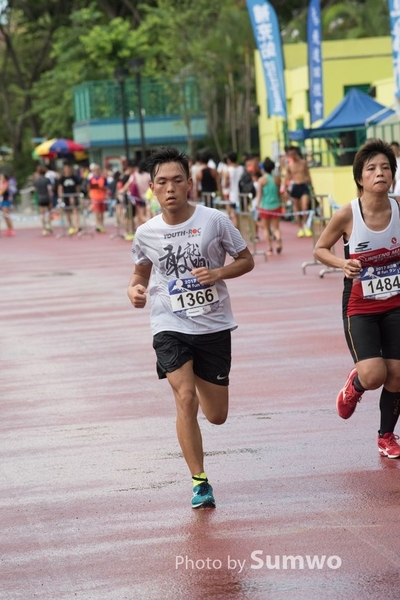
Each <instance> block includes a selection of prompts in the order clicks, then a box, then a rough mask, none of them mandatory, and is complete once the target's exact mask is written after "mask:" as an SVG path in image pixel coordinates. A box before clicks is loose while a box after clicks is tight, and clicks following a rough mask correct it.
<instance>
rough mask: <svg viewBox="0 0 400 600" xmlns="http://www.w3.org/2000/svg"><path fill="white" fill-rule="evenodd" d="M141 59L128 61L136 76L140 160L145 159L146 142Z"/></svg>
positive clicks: (142, 61)
mask: <svg viewBox="0 0 400 600" xmlns="http://www.w3.org/2000/svg"><path fill="white" fill-rule="evenodd" d="M144 62H145V61H144V59H143V58H133V59H132V60H130V61H129V65H130V67H131V68H132V71H133V72H134V74H135V76H136V86H137V94H138V105H139V125H140V140H141V147H142V160H144V159H145V158H146V140H145V137H144V122H143V105H142V80H141V69H142V67H143V65H144Z"/></svg>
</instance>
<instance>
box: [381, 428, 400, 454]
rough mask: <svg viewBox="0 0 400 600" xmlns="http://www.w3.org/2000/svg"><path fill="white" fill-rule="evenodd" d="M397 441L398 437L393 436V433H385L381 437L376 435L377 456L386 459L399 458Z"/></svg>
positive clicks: (399, 449)
mask: <svg viewBox="0 0 400 600" xmlns="http://www.w3.org/2000/svg"><path fill="white" fill-rule="evenodd" d="M398 439H399V436H398V435H394V433H385V435H383V436H382V437H380V436H379V435H378V450H379V454H380V455H381V456H387V457H388V458H399V457H400V446H399V444H398V443H397V440H398Z"/></svg>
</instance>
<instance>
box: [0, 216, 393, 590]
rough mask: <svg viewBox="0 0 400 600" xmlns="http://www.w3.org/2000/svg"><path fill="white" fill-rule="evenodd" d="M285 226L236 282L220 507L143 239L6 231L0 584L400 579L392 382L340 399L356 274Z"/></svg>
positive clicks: (372, 585) (305, 585)
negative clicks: (199, 456)
mask: <svg viewBox="0 0 400 600" xmlns="http://www.w3.org/2000/svg"><path fill="white" fill-rule="evenodd" d="M283 231H284V250H283V253H282V255H281V256H277V255H274V256H272V257H271V258H270V259H269V260H268V262H265V261H264V260H263V258H262V257H261V256H257V257H256V268H255V269H254V271H253V272H252V273H250V274H248V275H246V276H244V277H243V278H241V279H238V280H233V281H230V282H228V285H229V288H230V291H231V295H232V300H233V306H234V311H235V316H236V320H237V322H238V324H239V328H238V329H237V331H235V332H234V334H233V353H234V361H233V370H232V377H231V381H232V383H231V407H230V417H229V419H228V421H227V423H226V424H225V425H223V426H221V427H218V426H212V425H210V424H208V423H207V422H206V421H205V420H204V419H203V418H202V419H201V427H202V430H203V435H204V445H205V450H206V453H207V458H206V467H207V472H208V475H209V477H210V480H211V483H212V484H213V487H214V490H215V494H216V499H217V509H216V510H215V511H197V512H195V511H193V510H191V508H190V497H191V484H190V478H189V476H188V472H187V469H186V465H185V464H184V461H183V459H182V457H181V456H180V452H179V448H178V444H177V441H176V436H175V424H174V406H173V401H172V395H171V393H170V391H169V388H168V384H167V383H166V382H159V381H158V380H157V377H156V375H155V366H154V363H155V360H154V355H153V350H152V348H151V336H150V330H149V314H148V309H145V310H143V311H135V310H134V309H133V308H132V307H131V306H130V304H129V302H128V299H127V296H126V286H127V283H128V279H129V277H130V274H131V272H132V268H133V265H132V262H131V259H130V248H129V244H127V243H126V242H124V241H122V240H114V241H111V240H110V239H109V237H108V236H98V237H96V238H90V237H84V238H82V239H53V238H42V237H41V236H40V231H39V230H33V229H20V230H18V231H17V236H16V237H15V238H5V237H3V236H1V237H0V252H1V257H2V261H1V264H0V274H1V294H0V303H1V311H0V336H1V372H0V393H1V398H0V410H1V436H0V449H1V463H0V464H1V471H0V472H1V497H0V502H1V504H0V507H1V513H0V514H1V525H0V527H1V536H0V545H1V562H0V598H1V600H19V599H21V600H30V599H32V598H39V599H40V600H64V599H66V600H71V599H74V598H77V599H79V600H103V599H104V600H123V599H125V598H126V599H130V600H137V599H139V600H142V599H143V600H149V599H150V600H152V599H154V600H161V599H162V600H172V599H174V600H175V599H178V600H180V599H182V600H186V599H190V600H203V599H206V598H211V599H213V600H214V599H215V600H245V599H246V600H247V599H248V600H266V599H270V598H271V600H293V599H294V600H314V599H315V600H316V599H320V598H324V599H325V600H341V599H344V600H358V599H360V600H361V599H363V600H364V599H367V600H369V599H371V600H376V599H377V598H380V597H385V598H388V599H389V598H395V597H396V598H397V596H398V590H399V584H400V576H399V572H400V560H399V552H400V542H399V535H398V532H399V524H400V523H399V521H400V517H399V515H400V511H399V504H400V480H399V468H400V462H399V461H394V460H388V459H384V458H381V457H380V456H379V454H378V451H377V448H376V433H377V429H378V427H379V422H378V398H379V392H368V393H367V394H365V397H364V398H363V401H362V403H361V404H360V405H359V406H358V408H357V411H356V413H355V415H354V416H353V417H352V418H351V419H350V420H349V421H346V422H345V421H342V420H341V419H339V417H338V416H337V415H336V412H335V398H336V394H337V392H338V389H339V388H340V387H341V386H342V384H343V383H344V381H345V379H346V376H347V373H348V371H349V369H350V367H351V361H350V355H349V353H348V351H347V348H346V346H345V342H344V338H343V334H342V329H341V327H342V326H341V307H340V305H341V288H342V276H341V274H340V273H334V274H329V275H327V276H325V277H324V278H323V279H321V278H319V276H318V273H319V267H315V266H312V267H309V268H308V269H307V272H306V275H303V273H302V270H301V263H302V262H303V261H305V260H310V259H311V249H312V244H311V241H310V240H309V239H301V240H298V239H297V238H296V232H295V227H294V226H293V225H292V224H290V223H283ZM290 557H296V558H290ZM313 560H314V561H315V560H318V561H320V562H319V565H320V567H322V568H317V567H316V565H315V564H314V568H311V567H312V565H311V563H310V561H313ZM239 561H240V562H239ZM272 567H275V568H272ZM301 567H303V568H301Z"/></svg>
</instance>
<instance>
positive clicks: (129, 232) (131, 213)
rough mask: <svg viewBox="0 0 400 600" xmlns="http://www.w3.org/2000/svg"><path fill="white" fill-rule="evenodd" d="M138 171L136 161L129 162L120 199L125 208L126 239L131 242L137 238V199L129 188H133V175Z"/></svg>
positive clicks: (124, 174) (123, 178)
mask: <svg viewBox="0 0 400 600" xmlns="http://www.w3.org/2000/svg"><path fill="white" fill-rule="evenodd" d="M135 171H136V161H135V160H133V159H130V160H128V162H127V164H126V166H125V169H124V173H123V175H122V177H121V187H120V191H119V197H120V198H121V199H122V201H123V204H124V206H125V225H126V233H125V235H124V238H125V240H126V241H128V242H131V241H132V240H133V238H134V237H135V215H136V199H135V198H133V197H132V195H131V193H130V191H129V188H130V187H131V185H130V184H131V181H132V174H133V173H134V172H135Z"/></svg>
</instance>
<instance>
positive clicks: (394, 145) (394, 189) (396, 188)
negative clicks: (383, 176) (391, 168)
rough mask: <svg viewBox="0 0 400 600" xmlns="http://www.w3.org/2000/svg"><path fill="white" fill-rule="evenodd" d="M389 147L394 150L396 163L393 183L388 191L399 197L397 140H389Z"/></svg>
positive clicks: (399, 156)
mask: <svg viewBox="0 0 400 600" xmlns="http://www.w3.org/2000/svg"><path fill="white" fill-rule="evenodd" d="M390 147H391V149H392V150H393V152H394V155H395V157H396V164H397V170H396V177H395V179H394V180H393V184H392V187H391V189H390V192H391V193H392V194H393V195H394V196H396V198H400V179H399V177H400V146H399V142H391V144H390Z"/></svg>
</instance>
